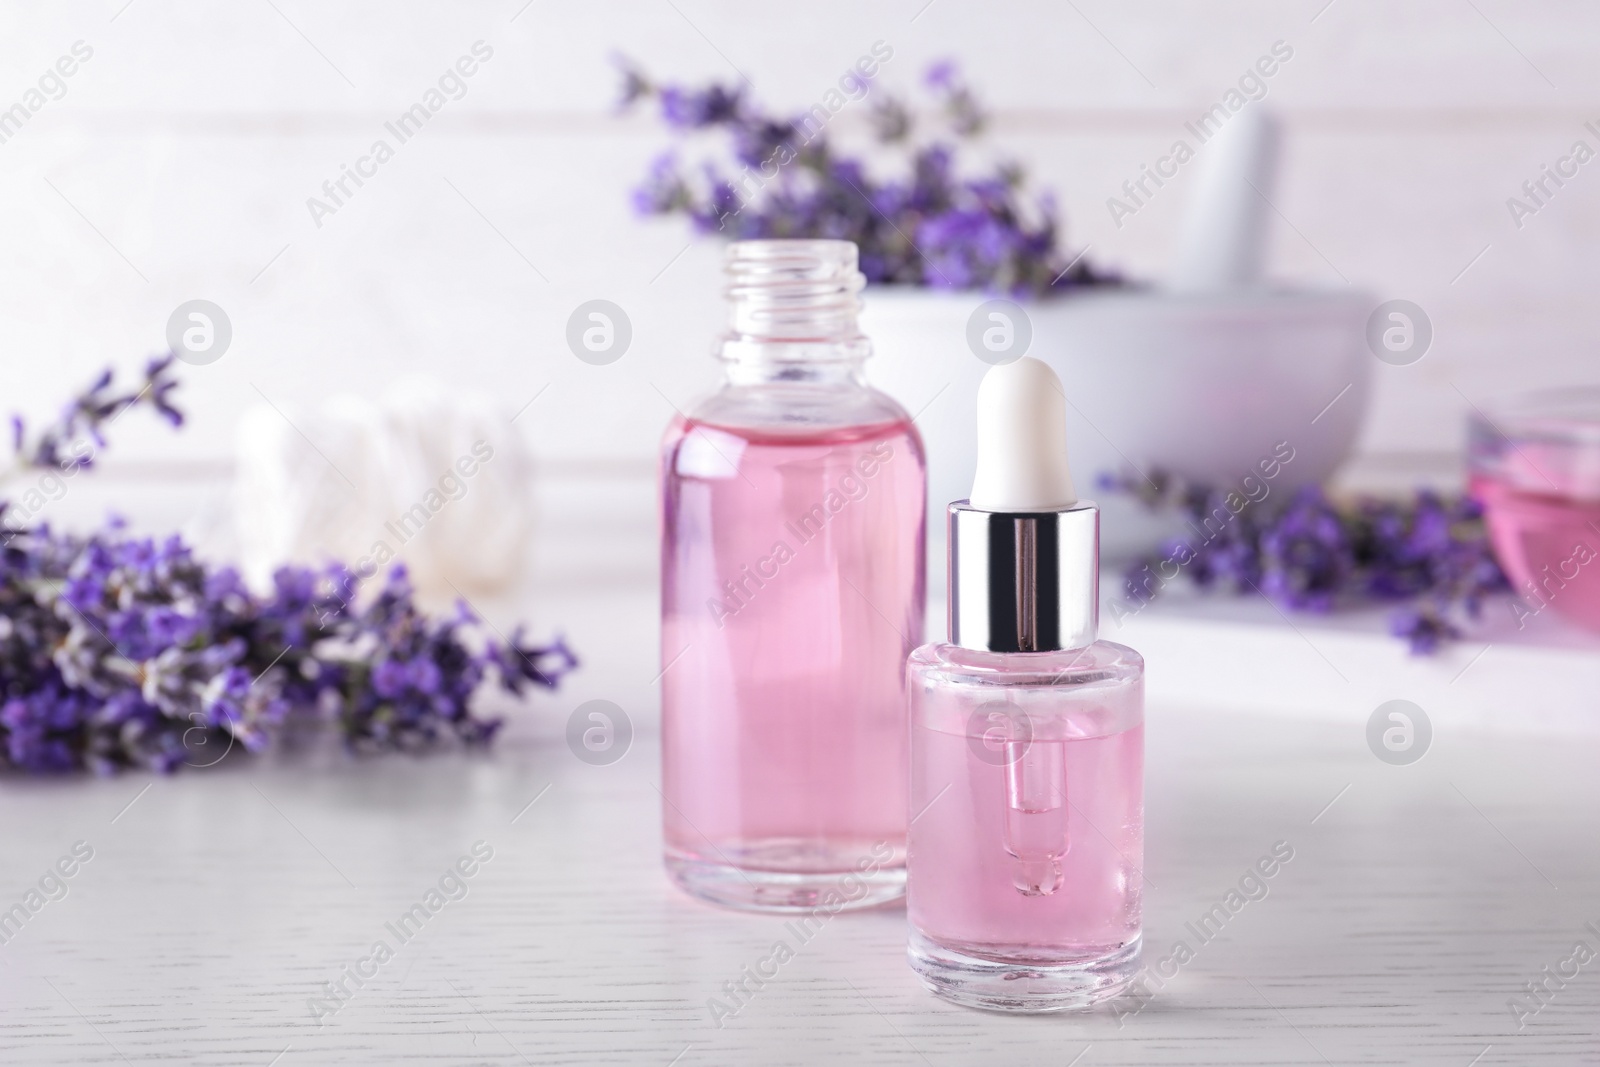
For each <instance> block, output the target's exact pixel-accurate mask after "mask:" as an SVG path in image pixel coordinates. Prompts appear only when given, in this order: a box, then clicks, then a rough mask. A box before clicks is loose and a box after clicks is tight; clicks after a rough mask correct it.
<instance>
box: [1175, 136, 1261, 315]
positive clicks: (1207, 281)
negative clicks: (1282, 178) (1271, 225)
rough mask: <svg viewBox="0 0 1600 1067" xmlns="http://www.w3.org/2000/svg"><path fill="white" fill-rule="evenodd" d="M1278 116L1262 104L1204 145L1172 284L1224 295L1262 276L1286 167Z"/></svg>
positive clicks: (1252, 284) (1181, 288) (1250, 285)
mask: <svg viewBox="0 0 1600 1067" xmlns="http://www.w3.org/2000/svg"><path fill="white" fill-rule="evenodd" d="M1278 143H1279V131H1278V122H1277V120H1276V119H1275V118H1273V117H1272V115H1270V114H1269V113H1268V112H1267V111H1265V110H1264V109H1262V108H1261V107H1260V106H1259V105H1250V106H1247V107H1245V109H1244V110H1243V111H1241V112H1239V113H1238V114H1237V115H1234V116H1233V117H1232V118H1230V119H1228V120H1227V122H1226V123H1225V124H1224V125H1223V127H1222V128H1221V129H1220V130H1218V131H1217V133H1216V134H1215V135H1213V136H1212V138H1211V139H1210V140H1209V141H1207V142H1206V143H1205V145H1204V146H1203V147H1202V148H1201V149H1200V153H1199V157H1200V173H1199V174H1198V175H1197V176H1196V183H1195V188H1194V193H1193V196H1192V198H1191V199H1190V201H1189V207H1188V214H1187V215H1186V216H1185V217H1184V225H1183V235H1182V238H1181V239H1180V241H1179V244H1178V255H1177V257H1176V259H1175V261H1174V264H1173V271H1172V276H1171V278H1169V279H1168V282H1167V288H1168V289H1170V290H1171V291H1172V292H1175V293H1223V292H1232V291H1236V290H1240V289H1250V288H1253V287H1255V286H1257V285H1258V284H1260V281H1261V274H1262V266H1263V263H1264V261H1265V258H1266V241H1267V230H1268V222H1269V221H1270V215H1271V213H1272V205H1271V203H1270V201H1271V199H1272V197H1273V196H1274V186H1275V184H1276V179H1277V171H1278Z"/></svg>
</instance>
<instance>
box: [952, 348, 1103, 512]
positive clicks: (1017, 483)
mask: <svg viewBox="0 0 1600 1067" xmlns="http://www.w3.org/2000/svg"><path fill="white" fill-rule="evenodd" d="M970 502H971V504H972V506H973V507H975V508H980V509H982V510H984V511H1059V510H1060V509H1062V508H1069V507H1071V506H1072V505H1073V504H1076V503H1077V502H1078V495H1077V493H1075V492H1073V489H1072V468H1071V467H1070V466H1068V464H1067V399H1066V393H1065V392H1064V391H1063V390H1062V388H1061V379H1060V378H1057V377H1056V372H1055V371H1053V370H1051V369H1050V368H1049V367H1048V366H1047V365H1045V364H1044V363H1041V362H1039V361H1038V360H1037V359H1028V358H1026V357H1024V358H1022V359H1019V360H1016V361H1015V362H1012V363H1006V364H1003V365H1001V366H998V367H994V368H992V369H991V370H990V371H989V373H987V374H985V375H984V376H983V382H982V383H981V384H980V385H979V386H978V471H977V474H976V475H975V476H974V477H973V479H972V497H971V501H970Z"/></svg>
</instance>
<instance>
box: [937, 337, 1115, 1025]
mask: <svg viewBox="0 0 1600 1067" xmlns="http://www.w3.org/2000/svg"><path fill="white" fill-rule="evenodd" d="M978 416H979V417H978V429H979V434H978V474H977V478H976V480H975V481H974V484H973V490H972V498H971V499H970V500H962V501H957V502H956V503H954V504H951V505H950V509H949V522H950V526H949V530H950V539H949V545H950V584H949V588H950V605H949V607H950V620H949V625H950V633H949V636H950V640H949V641H948V642H946V643H938V644H930V645H924V646H923V647H922V648H919V649H917V651H916V652H914V653H913V654H912V656H911V659H910V661H909V663H908V666H907V677H908V684H909V686H910V693H909V694H908V698H909V702H910V704H909V706H910V718H911V793H910V797H911V804H910V814H911V829H910V841H909V849H908V856H907V879H908V884H907V898H906V910H907V916H908V918H909V920H910V927H911V934H910V943H909V946H908V957H909V959H910V962H911V967H912V969H913V970H914V971H916V973H917V974H918V976H919V977H920V978H921V979H922V981H923V983H924V984H925V985H926V986H927V987H928V988H929V989H931V990H932V991H933V992H934V993H936V994H938V995H939V996H942V997H945V998H947V999H949V1000H953V1001H955V1002H957V1003H960V1004H966V1005H969V1006H972V1007H978V1008H987V1009H990V1010H993V1011H1012V1012H1046V1011H1060V1010H1064V1009H1069V1008H1082V1007H1088V1006H1091V1005H1093V1004H1095V1003H1098V1002H1100V1001H1102V1000H1105V999H1107V998H1109V997H1113V996H1116V995H1117V994H1118V993H1120V992H1121V991H1123V990H1124V989H1125V988H1126V987H1127V986H1128V984H1129V983H1130V982H1131V981H1132V980H1133V979H1134V977H1135V976H1136V975H1137V974H1138V970H1139V965H1140V955H1139V954H1140V943H1141V934H1140V906H1141V901H1142V896H1143V870H1144V661H1143V660H1142V659H1141V658H1140V656H1139V654H1138V653H1137V652H1135V651H1133V650H1132V649H1130V648H1126V647H1124V646H1122V645H1118V644H1113V643H1112V642H1110V641H1101V640H1098V634H1097V630H1098V596H1099V585H1098V581H1099V579H1098V575H1099V535H1100V524H1099V511H1098V510H1097V509H1096V508H1095V506H1094V505H1093V504H1092V503H1089V502H1086V501H1080V500H1078V499H1077V497H1076V495H1075V493H1074V491H1073V486H1072V479H1071V472H1070V470H1069V469H1068V466H1067V463H1066V430H1065V425H1066V414H1065V401H1064V398H1063V395H1062V392H1061V385H1060V382H1059V380H1057V379H1056V377H1055V374H1054V372H1053V371H1051V370H1050V368H1049V367H1047V366H1046V365H1045V364H1043V363H1040V362H1038V361H1037V360H1030V359H1022V360H1018V361H1016V362H1014V363H1010V364H1006V365H1002V366H999V367H996V368H994V369H993V370H991V371H989V372H988V374H987V375H986V376H985V377H984V381H983V385H982V386H980V388H979V391H978Z"/></svg>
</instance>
